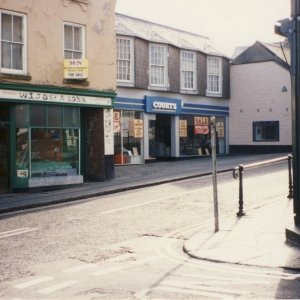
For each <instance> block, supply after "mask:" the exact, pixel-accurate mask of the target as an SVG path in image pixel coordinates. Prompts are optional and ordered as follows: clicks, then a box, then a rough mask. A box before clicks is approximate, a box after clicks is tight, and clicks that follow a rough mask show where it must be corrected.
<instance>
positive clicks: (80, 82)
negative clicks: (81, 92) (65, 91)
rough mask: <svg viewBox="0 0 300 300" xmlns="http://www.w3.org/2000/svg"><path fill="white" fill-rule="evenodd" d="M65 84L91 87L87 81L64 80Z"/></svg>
mask: <svg viewBox="0 0 300 300" xmlns="http://www.w3.org/2000/svg"><path fill="white" fill-rule="evenodd" d="M63 83H64V84H77V85H82V86H89V85H90V83H89V81H87V80H86V79H64V80H63Z"/></svg>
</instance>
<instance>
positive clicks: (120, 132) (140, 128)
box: [114, 110, 144, 164]
mask: <svg viewBox="0 0 300 300" xmlns="http://www.w3.org/2000/svg"><path fill="white" fill-rule="evenodd" d="M143 137H144V123H143V119H142V113H141V112H137V111H125V110H123V111H119V110H115V111H114V144H115V157H114V160H115V164H141V163H143V155H142V151H143Z"/></svg>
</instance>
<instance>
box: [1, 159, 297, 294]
mask: <svg viewBox="0 0 300 300" xmlns="http://www.w3.org/2000/svg"><path fill="white" fill-rule="evenodd" d="M258 158H259V159H260V161H265V160H266V158H267V157H266V156H260V157H257V156H254V157H253V156H251V157H248V158H246V160H247V159H248V160H250V161H251V160H252V161H253V159H256V160H257V159H258ZM240 159H241V158H240ZM189 163H190V162H189ZM209 163H210V161H209ZM156 164H157V165H159V163H156ZM167 164H172V162H169V163H167ZM194 164H198V166H199V167H201V161H200V162H199V160H195V161H194ZM223 164H224V162H223ZM157 167H158V166H157ZM165 168H167V165H165ZM224 169H225V168H224ZM183 171H184V169H183ZM211 181H212V178H211V175H204V176H201V177H197V178H191V179H184V180H180V181H175V182H170V183H165V184H158V185H154V186H152V187H144V188H140V189H133V190H129V191H125V192H119V193H115V194H110V195H107V196H101V197H93V198H89V199H85V200H78V201H75V202H71V203H67V204H66V203H63V204H57V205H53V206H50V207H46V208H45V207H42V208H35V209H28V210H22V211H15V212H11V213H6V214H5V213H4V214H2V216H1V221H0V228H1V229H0V237H1V253H2V254H3V255H2V256H1V266H2V268H1V269H2V272H1V285H0V287H1V288H0V290H1V295H0V297H1V299H2V298H3V299H219V298H240V299H275V298H279V299H282V298H284V299H297V298H298V297H299V295H300V289H299V280H300V272H299V271H298V267H297V264H295V261H297V260H299V252H298V251H295V249H294V247H292V246H289V245H287V244H286V243H285V234H284V229H285V227H286V226H289V225H291V224H292V220H291V215H292V200H291V199H288V198H287V194H288V168H287V162H286V161H283V162H278V163H275V164H269V165H267V166H265V167H259V168H255V169H249V170H245V174H244V187H245V203H244V210H245V212H246V215H245V216H243V217H241V218H238V217H237V216H236V212H237V211H238V208H239V203H238V201H239V199H238V193H239V191H238V181H237V180H235V179H234V178H233V177H232V172H230V171H227V172H224V173H220V174H219V175H218V182H219V184H218V195H219V223H220V233H221V234H222V236H221V239H219V240H214V241H213V243H212V244H210V245H209V246H208V247H207V246H206V245H205V241H204V239H203V237H202V236H201V237H199V233H201V234H205V239H206V240H208V239H209V237H211V236H213V235H214V234H215V233H214V215H213V197H212V183H211ZM242 222H246V223H247V224H246V227H245V228H248V229H246V230H247V231H246V232H244V234H241V233H239V229H238V226H240V225H242ZM249 230H250V231H249ZM250 232H251V233H250ZM247 233H248V234H249V233H250V234H249V236H247ZM224 234H225V235H224ZM231 234H233V235H234V234H236V236H235V238H230V235H231ZM225 236H226V239H227V244H226V243H225V241H224V238H225ZM268 236H269V237H268ZM270 237H271V239H270ZM236 238H237V239H236ZM191 242H192V243H195V242H196V243H198V245H197V246H200V247H199V248H197V249H193V250H194V253H192V255H191V253H190V254H189V253H187V252H186V251H184V248H186V249H185V250H189V249H192V247H193V245H191ZM253 242H254V244H253ZM230 243H231V244H230ZM251 243H252V244H251ZM270 243H271V244H270ZM199 244H202V245H199ZM213 244H214V245H213ZM266 244H268V245H266ZM255 247H256V248H257V249H255ZM247 248H248V249H247ZM256 256H259V257H258V260H255V259H257V257H256ZM232 257H234V258H235V259H238V260H240V261H232V260H231V259H232ZM251 259H254V260H251ZM291 261H293V262H291ZM12 266H13V267H12ZM298 266H299V263H298ZM285 267H287V268H285Z"/></svg>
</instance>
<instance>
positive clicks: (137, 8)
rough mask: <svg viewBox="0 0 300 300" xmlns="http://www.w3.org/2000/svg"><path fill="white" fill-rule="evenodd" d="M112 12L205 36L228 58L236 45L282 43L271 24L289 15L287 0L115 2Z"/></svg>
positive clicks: (146, 0) (133, 0)
mask: <svg viewBox="0 0 300 300" xmlns="http://www.w3.org/2000/svg"><path fill="white" fill-rule="evenodd" d="M116 11H117V12H118V13H122V14H126V15H130V16H133V17H137V18H140V19H144V20H148V21H152V22H155V23H159V24H163V25H168V26H171V27H175V28H179V29H183V30H187V31H190V32H194V33H199V34H201V35H205V36H208V37H209V38H210V39H211V42H212V44H213V45H214V46H215V47H216V48H217V50H219V51H221V52H223V53H224V54H225V55H228V56H231V55H232V53H233V51H234V49H235V47H237V46H249V45H252V44H253V43H254V42H255V41H261V42H277V41H282V38H281V37H279V36H278V35H275V34H274V24H275V23H276V21H278V20H281V19H284V18H287V17H289V16H290V0H248V1H247V0H117V6H116Z"/></svg>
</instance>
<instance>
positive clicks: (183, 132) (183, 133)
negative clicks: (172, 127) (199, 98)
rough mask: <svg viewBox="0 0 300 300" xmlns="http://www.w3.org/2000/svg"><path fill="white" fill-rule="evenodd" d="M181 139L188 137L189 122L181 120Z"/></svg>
mask: <svg viewBox="0 0 300 300" xmlns="http://www.w3.org/2000/svg"><path fill="white" fill-rule="evenodd" d="M179 137H187V120H179Z"/></svg>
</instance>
